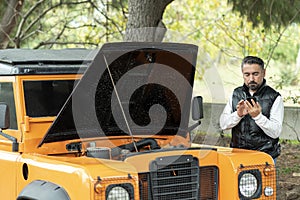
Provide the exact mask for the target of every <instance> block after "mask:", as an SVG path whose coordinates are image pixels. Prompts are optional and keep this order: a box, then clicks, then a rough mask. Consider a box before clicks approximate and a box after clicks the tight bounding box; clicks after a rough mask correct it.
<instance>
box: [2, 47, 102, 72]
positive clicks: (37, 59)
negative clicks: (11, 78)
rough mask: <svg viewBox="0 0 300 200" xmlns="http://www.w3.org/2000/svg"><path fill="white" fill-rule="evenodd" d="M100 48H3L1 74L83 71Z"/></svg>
mask: <svg viewBox="0 0 300 200" xmlns="http://www.w3.org/2000/svg"><path fill="white" fill-rule="evenodd" d="M97 52H98V49H94V50H92V49H78V48H74V49H58V50H54V49H2V50H0V75H24V74H66V73H71V74H74V73H83V72H84V71H85V70H86V68H87V67H88V66H89V64H90V63H91V62H92V60H93V59H94V57H95V55H96V54H97Z"/></svg>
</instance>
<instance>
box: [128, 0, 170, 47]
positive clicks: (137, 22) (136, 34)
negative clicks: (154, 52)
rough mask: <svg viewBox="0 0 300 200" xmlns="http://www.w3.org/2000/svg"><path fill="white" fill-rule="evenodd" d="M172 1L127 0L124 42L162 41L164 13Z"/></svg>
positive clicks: (164, 29)
mask: <svg viewBox="0 0 300 200" xmlns="http://www.w3.org/2000/svg"><path fill="white" fill-rule="evenodd" d="M172 1H173V0H129V1H128V11H129V13H128V21H127V26H126V34H125V38H124V40H125V41H162V40H163V37H164V34H165V31H166V27H165V25H164V23H163V21H162V18H163V14H164V11H165V9H166V7H167V5H169V4H170V3H171V2H172Z"/></svg>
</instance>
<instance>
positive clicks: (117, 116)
mask: <svg viewBox="0 0 300 200" xmlns="http://www.w3.org/2000/svg"><path fill="white" fill-rule="evenodd" d="M197 50H198V48H197V46H195V45H191V44H179V43H140V42H138V43H131V42H130V43H125V42H122V43H108V44H105V45H103V46H102V48H101V49H100V50H99V51H98V54H97V55H96V56H95V58H94V60H93V61H92V63H91V65H90V66H89V67H88V69H87V70H86V72H85V74H84V75H83V77H82V78H81V80H80V81H79V83H78V84H77V85H76V87H75V88H74V90H73V92H72V94H71V95H70V97H69V98H68V99H67V101H66V103H65V105H64V106H63V108H62V109H61V111H60V112H59V114H58V116H57V118H56V120H55V121H54V122H53V124H52V126H51V127H50V129H49V130H48V132H47V133H46V135H45V136H44V138H43V139H42V141H41V142H40V145H39V146H41V145H42V144H43V143H49V142H56V141H64V140H71V139H79V138H92V137H104V136H105V137H109V136H120V135H131V134H132V135H175V134H186V132H187V127H188V122H189V114H190V103H191V98H192V91H193V82H194V74H195V66H196V57H197Z"/></svg>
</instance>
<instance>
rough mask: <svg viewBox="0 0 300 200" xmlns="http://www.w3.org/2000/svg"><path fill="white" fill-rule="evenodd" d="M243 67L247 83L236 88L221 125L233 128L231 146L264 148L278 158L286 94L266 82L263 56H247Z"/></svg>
mask: <svg viewBox="0 0 300 200" xmlns="http://www.w3.org/2000/svg"><path fill="white" fill-rule="evenodd" d="M241 68H242V74H243V78H244V85H243V86H240V87H237V88H236V89H235V90H234V91H233V94H232V96H231V97H230V98H229V101H228V103H227V105H226V106H225V108H224V110H223V113H222V114H221V116H220V126H221V128H222V129H223V130H225V129H232V138H231V147H235V148H244V149H252V150H259V151H263V152H265V153H268V154H270V155H271V156H272V157H273V159H274V161H276V160H275V158H276V157H277V156H279V155H280V144H279V143H278V141H279V136H280V133H281V130H282V122H283V114H284V105H283V100H282V97H281V95H280V94H279V93H278V92H277V91H275V90H274V89H273V88H271V87H270V86H268V85H267V84H266V80H265V73H266V70H265V69H264V62H263V60H262V59H260V58H258V57H255V56H247V57H245V58H244V59H243V61H242V65H241ZM250 97H252V99H250ZM247 98H248V100H247Z"/></svg>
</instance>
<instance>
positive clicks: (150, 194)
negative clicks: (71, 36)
mask: <svg viewBox="0 0 300 200" xmlns="http://www.w3.org/2000/svg"><path fill="white" fill-rule="evenodd" d="M197 52H198V49H197V46H195V45H191V44H177V43H108V44H105V45H103V46H102V48H101V49H97V50H86V49H64V50H29V49H7V50H0V102H1V103H0V128H1V132H0V170H1V179H0V194H1V198H2V199H6V200H12V199H17V200H25V199H26V200H32V199H39V200H48V199H49V200H50V199H51V200H53V199H56V200H69V199H72V200H87V199H90V200H100V199H103V200H104V199H105V200H113V199H122V200H123V199H124V200H127V199H128V200H133V199H135V200H138V199H143V200H155V199H160V200H161V199H162V200H163V199H172V200H173V199H180V200H182V199H190V200H192V199H195V200H196V199H203V200H207V199H213V200H219V199H224V200H225V199H226V200H227V199H275V196H276V173H275V167H274V163H273V160H272V158H271V157H270V156H269V155H267V154H265V153H261V152H257V151H249V150H242V149H232V148H225V147H218V146H209V145H200V144H193V143H192V141H191V137H190V132H191V131H192V130H193V129H194V128H196V127H197V126H198V125H200V119H201V118H202V98H201V97H194V98H192V90H193V82H194V75H195V70H196V59H197ZM190 112H191V114H190ZM190 115H191V118H192V120H194V123H193V124H192V125H190V124H191V122H192V120H190Z"/></svg>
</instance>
